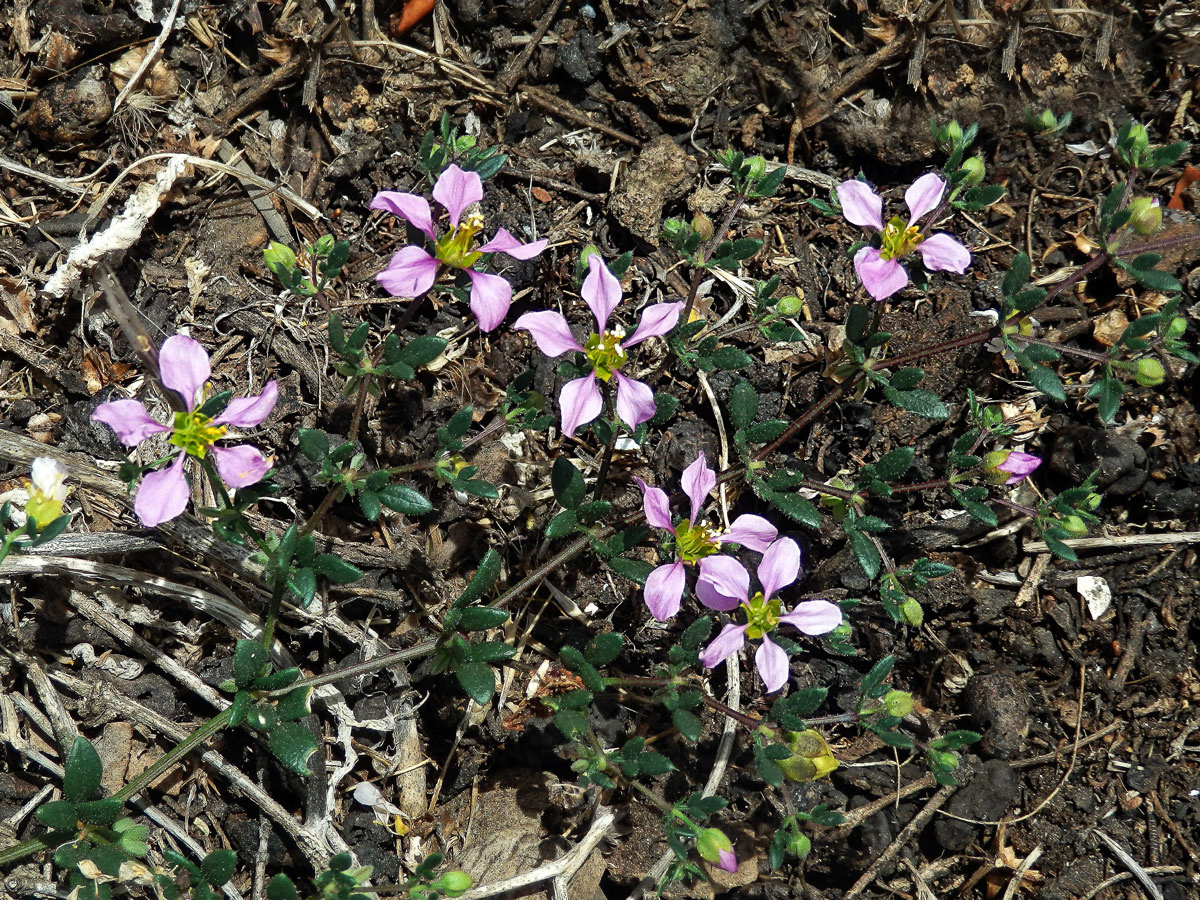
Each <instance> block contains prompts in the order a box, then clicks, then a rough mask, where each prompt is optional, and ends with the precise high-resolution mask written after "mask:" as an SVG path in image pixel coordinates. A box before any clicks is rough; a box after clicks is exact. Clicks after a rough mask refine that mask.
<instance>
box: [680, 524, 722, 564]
mask: <svg viewBox="0 0 1200 900" xmlns="http://www.w3.org/2000/svg"><path fill="white" fill-rule="evenodd" d="M717 534H718V532H717V530H716V529H715V528H713V527H712V526H711V525H705V524H704V523H703V522H701V523H700V524H698V525H693V524H692V523H691V522H689V521H687V519H684V520H683V521H682V522H680V523H679V524H678V525H676V526H675V549H676V550H677V551H679V558H680V559H681V560H683V561H684V562H685V563H695V562H698V561H699V560H702V559H704V557H706V556H712V555H713V554H714V553H716V552H717V551H718V550H720V547H719V546H718V544H717Z"/></svg>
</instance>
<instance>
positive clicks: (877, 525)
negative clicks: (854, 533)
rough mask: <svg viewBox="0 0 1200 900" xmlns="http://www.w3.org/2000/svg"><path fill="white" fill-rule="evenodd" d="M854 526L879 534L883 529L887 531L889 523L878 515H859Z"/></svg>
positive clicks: (857, 528)
mask: <svg viewBox="0 0 1200 900" xmlns="http://www.w3.org/2000/svg"><path fill="white" fill-rule="evenodd" d="M854 527H855V529H856V530H858V531H865V532H866V533H867V534H879V533H880V532H882V531H887V529H888V523H887V522H886V521H885V520H883V519H881V518H879V517H878V516H858V517H857V518H855V520H854Z"/></svg>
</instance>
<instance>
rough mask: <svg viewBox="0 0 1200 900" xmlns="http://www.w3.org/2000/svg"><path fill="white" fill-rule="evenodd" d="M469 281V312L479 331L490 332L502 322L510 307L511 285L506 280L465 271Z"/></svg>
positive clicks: (470, 270) (496, 276)
mask: <svg viewBox="0 0 1200 900" xmlns="http://www.w3.org/2000/svg"><path fill="white" fill-rule="evenodd" d="M467 277H468V278H470V279H471V312H473V313H474V314H475V321H476V322H478V323H479V330H480V331H491V330H492V329H493V328H495V327H496V326H497V325H499V324H500V323H501V322H503V321H504V317H505V316H507V315H508V308H509V306H511V305H512V285H511V284H509V283H508V279H507V278H501V277H500V276H499V275H488V274H485V273H484V272H476V271H475V270H474V269H467Z"/></svg>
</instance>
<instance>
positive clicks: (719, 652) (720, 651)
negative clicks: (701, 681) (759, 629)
mask: <svg viewBox="0 0 1200 900" xmlns="http://www.w3.org/2000/svg"><path fill="white" fill-rule="evenodd" d="M748 627H749V626H748V625H734V624H733V623H732V622H730V623H729V624H728V625H726V626H725V627H724V628H722V629H721V633H720V634H718V635H717V636H716V637H715V638H713V640H712V643H710V644H709V645H708V646H707V647H705V648H704V649H703V650H702V651H701V652H700V664H701V665H702V666H704V667H705V668H706V669H711V668H713V666H715V665H717V663H722V662H724V661H725V660H727V659H729V657H731V656H732V655H733V654H735V653H737V652H738V651H739V650H741V649H742V644H744V643H746V629H747V628H748Z"/></svg>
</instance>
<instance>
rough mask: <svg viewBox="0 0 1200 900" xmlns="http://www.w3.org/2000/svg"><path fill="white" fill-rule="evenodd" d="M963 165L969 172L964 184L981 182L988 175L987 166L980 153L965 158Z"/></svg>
mask: <svg viewBox="0 0 1200 900" xmlns="http://www.w3.org/2000/svg"><path fill="white" fill-rule="evenodd" d="M962 167H963V168H964V169H965V170H966V172H967V176H966V177H965V178H964V179H963V184H980V183H981V182H982V181H983V178H984V176H985V175H987V166H986V165H985V164H984V162H983V157H982V156H981V155H980V154H978V153H977V154H975V155H974V156H972V157H971V158H970V159H967V160H964V161H963V164H962Z"/></svg>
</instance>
